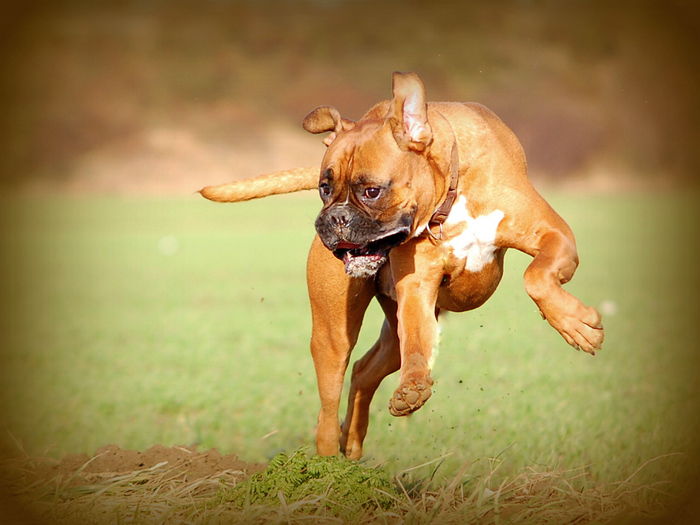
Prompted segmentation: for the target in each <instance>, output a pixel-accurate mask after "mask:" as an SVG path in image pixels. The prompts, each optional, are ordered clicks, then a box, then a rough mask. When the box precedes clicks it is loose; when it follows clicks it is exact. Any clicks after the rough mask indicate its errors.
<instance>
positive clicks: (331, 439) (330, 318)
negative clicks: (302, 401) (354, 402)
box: [307, 237, 375, 456]
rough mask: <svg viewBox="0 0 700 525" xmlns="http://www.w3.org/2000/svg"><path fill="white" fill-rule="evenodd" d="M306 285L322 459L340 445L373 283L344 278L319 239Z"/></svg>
mask: <svg viewBox="0 0 700 525" xmlns="http://www.w3.org/2000/svg"><path fill="white" fill-rule="evenodd" d="M307 282H308V285H309V299H310V303H311V315H312V321H313V332H312V336H311V355H312V357H313V360H314V367H315V369H316V379H317V382H318V393H319V397H320V398H321V411H320V412H319V415H318V426H317V427H316V449H317V452H318V453H319V454H320V455H323V456H334V455H336V454H337V453H338V446H339V442H340V424H339V421H338V409H339V408H340V398H341V395H342V390H343V379H344V377H345V371H346V369H347V366H348V362H349V360H350V353H351V352H352V349H353V347H354V346H355V343H356V342H357V336H358V334H359V332H360V327H361V326H362V319H363V317H364V313H365V311H366V309H367V306H369V303H370V301H371V300H372V297H373V296H374V292H375V286H374V282H373V281H372V280H371V279H356V278H351V277H349V276H347V275H346V274H345V269H344V266H343V263H342V262H341V261H339V260H338V259H336V258H335V257H334V256H333V254H332V253H331V252H330V251H328V250H327V249H326V248H325V247H324V246H323V244H322V243H321V241H320V240H319V238H318V237H316V238H315V240H314V242H313V244H312V245H311V252H310V253H309V264H308V266H307Z"/></svg>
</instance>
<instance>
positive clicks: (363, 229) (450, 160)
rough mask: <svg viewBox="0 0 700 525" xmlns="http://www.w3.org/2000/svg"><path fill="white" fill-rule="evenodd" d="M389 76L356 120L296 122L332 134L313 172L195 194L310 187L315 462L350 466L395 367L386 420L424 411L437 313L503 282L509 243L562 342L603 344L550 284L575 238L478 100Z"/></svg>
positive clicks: (219, 196) (591, 323)
mask: <svg viewBox="0 0 700 525" xmlns="http://www.w3.org/2000/svg"><path fill="white" fill-rule="evenodd" d="M393 81H394V82H393V99H392V100H391V101H385V102H380V103H379V104H377V105H376V106H374V107H373V108H372V109H370V110H369V111H368V112H367V114H365V116H364V117H363V118H362V119H361V120H359V121H358V122H353V121H350V120H347V119H344V118H341V117H340V115H339V114H338V111H337V110H336V109H334V108H332V107H329V106H321V107H319V108H317V109H315V110H314V111H312V112H311V113H310V114H309V115H307V116H306V118H305V119H304V124H303V125H304V128H305V129H306V130H308V131H310V132H311V133H322V132H326V131H330V132H331V133H330V135H329V136H328V137H327V138H326V139H325V140H324V141H323V142H324V143H325V144H326V146H328V150H327V151H326V154H325V156H324V157H323V161H322V163H321V171H320V177H319V175H318V173H319V172H318V171H317V170H315V169H312V168H301V169H297V170H290V171H287V172H280V173H275V174H271V175H264V176H262V177H257V178H254V179H249V180H245V181H240V182H235V183H232V184H227V185H223V186H217V187H209V188H205V189H204V190H202V194H203V195H204V196H205V197H207V198H208V199H212V200H216V201H222V202H234V201H240V200H247V199H251V198H257V197H264V196H266V195H272V194H276V193H287V192H292V191H298V190H302V189H311V188H316V187H318V189H319V192H320V194H321V199H322V200H323V209H322V210H321V212H320V213H319V215H318V218H317V219H316V230H317V232H318V235H317V236H316V238H315V239H314V242H313V244H312V245H311V252H310V254H309V259H308V268H307V280H308V286H309V295H310V298H311V310H312V316H313V334H312V336H311V353H312V355H313V359H314V365H315V367H316V375H317V380H318V389H319V395H320V397H321V412H320V414H319V418H318V427H317V430H316V445H317V449H318V453H319V454H323V455H334V454H337V452H338V445H340V448H341V450H342V451H343V452H344V453H345V455H346V456H348V457H349V458H351V459H358V458H359V457H360V456H361V455H362V442H363V440H364V437H365V435H366V433H367V425H368V419H369V405H370V401H371V400H372V396H373V395H374V392H375V391H376V389H377V387H378V386H379V383H380V382H381V381H382V379H384V378H385V377H386V376H387V375H389V374H391V373H392V372H395V371H397V370H399V371H400V376H399V387H398V388H397V389H396V391H395V393H394V395H393V396H392V398H391V400H390V401H389V410H390V412H391V413H392V414H393V415H395V416H403V415H407V414H410V413H412V412H413V411H415V410H418V409H419V408H420V407H421V406H423V404H424V403H425V402H426V401H427V400H428V398H429V397H430V395H431V390H430V387H431V386H432V384H433V380H432V379H431V377H430V369H431V366H432V362H433V358H434V352H435V345H436V336H437V328H438V324H437V316H438V313H439V312H440V311H441V310H449V311H454V312H462V311H465V310H471V309H473V308H477V307H478V306H481V305H482V304H483V303H484V302H485V301H486V300H487V299H488V298H489V297H490V296H491V294H492V293H493V292H494V290H495V289H496V287H497V286H498V283H499V282H500V280H501V276H502V274H503V257H504V255H505V252H506V250H507V249H508V248H515V249H518V250H521V251H523V252H525V253H527V254H529V255H531V256H532V257H534V259H533V261H532V263H531V264H530V265H529V266H528V268H527V270H526V272H525V289H526V290H527V293H528V294H529V295H530V297H532V299H533V300H534V301H535V303H537V306H538V307H539V309H540V312H541V313H542V316H543V317H544V318H545V319H547V321H549V323H550V324H551V325H552V326H553V327H554V328H555V329H556V330H557V331H558V332H559V333H560V334H561V335H562V336H563V337H564V339H565V340H566V342H567V343H569V344H570V345H571V346H573V347H574V348H576V349H581V350H584V351H585V352H588V353H590V354H595V351H596V349H599V348H601V345H602V342H603V327H602V325H601V317H600V314H599V313H598V311H596V310H595V309H594V308H592V307H587V306H585V305H584V304H583V303H581V301H579V300H578V299H577V298H575V297H574V296H572V295H570V294H569V293H567V292H566V291H564V290H563V289H562V287H561V285H562V284H563V283H566V282H568V281H569V280H570V279H571V277H572V276H573V275H574V272H575V270H576V267H577V265H578V255H577V253H576V244H575V241H574V236H573V233H572V232H571V230H570V229H569V227H568V225H567V224H566V223H565V222H564V220H563V219H562V218H561V217H560V216H559V215H557V213H556V212H555V211H554V210H553V209H552V208H551V207H550V206H549V204H547V202H545V200H544V199H543V198H542V197H541V196H540V195H539V194H538V193H537V191H535V189H534V188H533V187H532V185H531V184H530V182H529V181H528V178H527V167H526V162H525V155H524V153H523V149H522V147H521V146H520V143H519V142H518V139H517V138H516V137H515V135H514V134H513V132H512V131H511V130H510V129H509V128H508V127H507V126H506V125H505V124H504V123H503V122H501V120H499V119H498V117H496V115H494V114H493V113H492V112H491V111H489V110H488V109H487V108H485V107H484V106H481V105H479V104H472V103H450V102H430V103H427V102H426V98H425V88H424V86H423V83H422V81H421V80H420V78H419V77H418V75H416V74H413V73H395V74H394V78H393ZM373 297H376V298H377V300H378V302H379V304H380V305H381V307H382V309H383V310H384V313H385V314H386V319H385V321H384V326H383V328H382V330H381V334H380V336H379V340H378V341H377V342H376V344H375V345H374V346H373V347H372V348H371V349H370V350H369V352H367V354H365V356H364V357H363V358H362V359H360V360H359V361H357V362H356V363H355V365H354V366H353V370H352V383H351V386H350V399H349V404H348V413H347V416H346V418H345V421H344V422H343V424H342V429H341V427H340V425H339V424H338V408H339V405H340V397H341V390H342V385H343V377H344V375H345V371H346V368H347V365H348V361H349V359H350V352H351V351H352V349H353V347H354V345H355V343H356V341H357V336H358V333H359V331H360V326H361V325H362V319H363V317H364V313H365V310H366V308H367V306H368V305H369V303H370V301H371V300H372V298H373Z"/></svg>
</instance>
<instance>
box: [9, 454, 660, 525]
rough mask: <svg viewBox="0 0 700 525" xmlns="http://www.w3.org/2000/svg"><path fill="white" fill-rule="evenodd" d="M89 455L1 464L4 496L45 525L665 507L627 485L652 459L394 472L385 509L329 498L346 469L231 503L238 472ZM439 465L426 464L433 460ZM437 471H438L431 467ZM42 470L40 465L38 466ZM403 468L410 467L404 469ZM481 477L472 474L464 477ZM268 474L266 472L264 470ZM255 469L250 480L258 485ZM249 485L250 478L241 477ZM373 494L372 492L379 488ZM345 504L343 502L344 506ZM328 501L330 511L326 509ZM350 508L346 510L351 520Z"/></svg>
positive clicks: (528, 515) (439, 517)
mask: <svg viewBox="0 0 700 525" xmlns="http://www.w3.org/2000/svg"><path fill="white" fill-rule="evenodd" d="M99 457H100V456H99V454H98V455H97V456H95V457H93V458H91V459H89V460H88V461H87V462H85V463H83V464H82V465H80V466H78V467H77V468H75V470H74V471H73V472H61V473H59V474H58V475H55V476H53V477H45V476H42V475H41V473H42V472H48V471H51V468H50V467H55V465H56V464H57V463H58V462H57V461H56V460H52V459H48V458H31V457H28V456H23V457H17V458H13V459H9V460H5V461H3V469H2V470H3V474H4V478H5V483H6V486H7V489H8V490H9V492H10V493H11V494H13V495H14V496H16V497H17V498H18V500H19V501H20V502H21V503H22V504H23V505H24V506H25V507H26V508H27V509H29V510H30V511H31V512H32V514H34V515H35V516H37V517H38V518H39V519H40V520H43V522H46V523H54V524H66V525H68V524H70V525H76V524H87V523H91V524H95V523H98V524H99V523H131V524H188V523H198V524H199V523H212V524H214V523H259V524H273V523H274V524H276V523H287V524H302V523H327V524H331V523H334V524H339V523H355V524H358V525H359V524H368V523H385V524H444V525H449V524H454V525H464V524H471V523H474V524H479V525H492V524H493V525H500V524H507V523H519V524H587V523H601V524H602V523H610V522H613V521H615V520H618V519H620V518H621V517H626V516H636V517H638V518H640V517H653V516H657V515H659V514H661V513H662V512H663V510H664V509H663V507H662V503H661V502H663V501H668V498H667V497H659V495H660V494H663V493H662V491H661V486H662V484H661V483H657V484H654V485H637V484H635V483H634V478H635V477H636V475H637V474H638V473H639V471H641V470H643V469H644V468H645V467H646V466H647V465H648V464H649V463H651V462H652V461H656V460H657V459H660V458H662V457H665V456H660V457H659V458H654V459H652V460H649V461H648V462H646V463H645V464H644V465H642V466H641V467H640V468H639V469H638V470H637V471H635V472H634V473H633V474H632V475H631V476H629V477H628V478H627V479H625V480H624V481H621V482H618V483H612V484H596V483H593V482H592V480H591V479H590V477H589V476H588V474H587V472H586V469H585V468H580V469H575V470H561V469H558V468H556V467H541V468H540V467H538V468H527V469H525V470H523V471H522V472H521V473H519V474H518V475H517V476H514V477H500V476H497V471H498V467H499V466H500V464H501V462H500V460H498V459H483V460H479V461H476V462H474V463H470V464H467V465H465V466H464V467H463V468H462V471H461V472H460V473H459V474H458V475H457V476H456V477H455V478H454V479H452V480H451V481H449V482H443V483H438V484H437V486H436V487H431V485H434V484H435V482H434V480H433V477H434V475H435V471H436V470H437V468H436V469H435V470H434V471H433V474H432V476H429V477H428V478H420V477H419V478H413V477H412V476H413V474H414V472H409V471H404V472H403V473H400V474H399V475H398V476H397V477H396V478H395V479H394V483H395V490H394V487H392V490H387V491H382V495H383V496H384V497H385V498H386V500H387V501H389V504H384V505H381V506H380V505H376V506H373V507H370V508H369V509H368V508H367V506H364V508H358V509H352V508H350V507H349V506H347V507H345V508H342V505H341V506H340V507H339V506H338V500H334V501H331V500H330V499H329V498H330V495H331V494H333V492H334V486H336V485H337V486H340V485H342V483H346V484H347V479H341V477H342V476H344V473H345V474H346V473H347V470H344V468H345V467H343V468H341V469H340V470H338V472H339V473H340V474H339V477H338V479H330V480H329V481H328V485H327V486H326V487H325V489H323V490H321V489H319V490H318V493H315V494H308V493H307V494H304V495H303V497H301V496H300V497H299V499H295V498H294V497H289V496H288V497H285V495H284V493H283V491H282V490H280V491H278V494H277V495H276V496H277V497H276V498H272V499H273V500H274V501H272V500H270V499H269V498H267V499H266V500H265V503H264V504H256V503H251V502H250V500H248V501H247V502H245V503H244V504H241V503H240V501H239V502H238V503H237V502H235V501H234V500H232V499H231V498H227V497H226V495H228V494H232V493H235V490H236V487H238V489H241V488H242V487H243V486H245V483H241V482H242V481H243V480H244V479H246V478H248V476H247V473H246V472H244V471H242V470H224V471H220V472H212V473H210V474H208V475H204V476H199V477H194V478H193V477H188V476H187V473H186V472H184V471H183V469H182V467H183V465H182V463H177V462H176V463H175V464H172V462H169V461H163V462H160V463H157V464H155V465H154V466H152V467H149V468H144V469H140V470H134V471H132V472H128V473H119V474H117V473H108V472H98V473H90V472H88V470H89V466H90V464H91V463H92V462H94V461H96V459H97V458H99ZM437 461H439V460H436V462H437ZM438 466H439V465H438ZM47 467H49V468H47ZM409 470H413V469H409ZM477 470H481V471H482V473H481V474H477V473H474V472H475V471H477ZM268 471H269V472H272V471H273V470H271V469H268V470H266V471H265V472H268ZM265 472H260V473H258V474H256V475H255V477H254V478H255V479H257V480H258V481H261V480H263V481H264V479H265ZM248 479H253V478H248ZM380 490H381V489H380ZM347 501H350V500H347ZM329 503H332V504H329ZM353 510H356V512H354V513H353Z"/></svg>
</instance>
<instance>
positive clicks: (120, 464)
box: [0, 445, 266, 523]
mask: <svg viewBox="0 0 700 525" xmlns="http://www.w3.org/2000/svg"><path fill="white" fill-rule="evenodd" d="M265 467H266V465H264V464H261V463H247V462H245V461H241V460H239V459H238V457H237V456H236V455H235V454H225V455H224V454H221V453H220V452H219V451H218V450H217V449H215V448H214V449H210V450H206V451H202V452H199V451H197V448H196V446H193V447H181V446H174V447H165V446H163V445H154V446H152V447H151V448H149V449H148V450H146V451H145V452H141V451H137V450H123V449H121V448H120V447H119V446H117V445H107V446H105V447H101V448H100V449H98V450H97V451H96V452H95V454H94V455H93V456H92V457H90V456H89V455H87V454H69V455H67V456H64V457H63V458H62V459H61V460H56V459H52V458H46V457H41V458H33V457H29V456H26V455H23V456H17V455H14V456H9V455H2V459H1V460H0V523H6V522H10V521H7V519H8V518H12V522H21V523H24V522H25V521H27V520H28V522H31V523H44V522H45V521H44V520H45V519H47V518H49V517H51V516H53V517H57V516H55V514H56V512H59V511H60V512H59V514H60V515H61V518H62V519H57V520H53V519H49V522H51V523H53V522H56V523H64V522H65V523H70V522H71V520H72V519H74V518H75V519H78V517H81V518H82V517H83V516H93V514H94V512H93V510H94V511H95V512H97V514H94V515H95V516H97V515H98V514H99V515H102V514H104V513H105V512H107V513H108V515H109V516H112V514H111V513H110V512H111V510H110V509H109V507H110V506H113V505H116V504H118V505H119V506H122V507H124V508H129V505H130V504H131V502H132V501H133V502H135V503H134V504H135V505H136V506H137V507H138V506H139V505H140V503H139V502H142V501H143V502H148V503H149V504H153V502H158V503H160V504H164V503H170V502H171V500H172V499H175V498H178V497H180V496H182V495H187V497H188V498H193V497H198V498H211V497H214V496H215V495H216V493H217V491H218V490H219V488H221V487H224V486H227V487H232V486H235V485H236V484H238V483H240V482H241V481H243V480H244V479H246V478H248V477H249V476H251V475H252V474H255V473H257V472H260V471H262V470H263V469H264V468H265ZM97 495H102V496H103V499H104V500H105V501H106V502H107V504H106V505H102V506H100V505H98V506H97V507H96V508H95V509H93V510H89V509H86V508H85V505H84V502H83V501H82V499H85V500H90V499H91V498H92V497H93V496H97ZM85 496H88V497H87V498H85ZM159 498H160V499H163V501H160V499H159ZM110 502H112V503H110ZM113 502H117V503H113ZM102 507H106V508H102ZM57 509H58V510H57ZM108 510H110V512H108ZM88 511H89V512H88ZM8 512H9V514H8ZM112 517H113V516H112ZM17 520H19V521H17ZM78 521H79V520H78ZM107 521H109V520H107ZM76 523H77V521H76Z"/></svg>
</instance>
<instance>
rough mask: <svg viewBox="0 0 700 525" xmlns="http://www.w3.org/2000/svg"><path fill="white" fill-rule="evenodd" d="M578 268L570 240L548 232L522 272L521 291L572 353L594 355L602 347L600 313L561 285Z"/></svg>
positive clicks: (560, 234)
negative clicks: (529, 298) (559, 335)
mask: <svg viewBox="0 0 700 525" xmlns="http://www.w3.org/2000/svg"><path fill="white" fill-rule="evenodd" d="M577 266H578V255H577V252H576V245H575V244H574V241H573V236H571V237H569V236H567V235H564V233H562V232H560V231H557V230H552V231H549V232H547V233H546V234H544V235H542V237H541V238H540V240H539V246H538V250H537V253H536V255H535V258H534V259H533V261H532V263H530V266H528V268H527V270H525V289H526V290H527V293H528V294H529V295H530V297H532V299H533V300H534V301H535V303H537V306H538V307H539V309H540V312H541V313H542V317H544V318H545V319H547V321H549V324H551V325H552V326H553V327H554V328H555V329H556V330H557V331H558V332H559V333H560V334H561V335H562V336H563V337H564V339H565V340H566V342H567V343H569V344H570V345H571V346H573V347H574V348H576V349H580V350H583V351H585V352H588V353H589V354H593V355H595V352H596V350H599V349H600V348H601V347H602V345H603V338H604V332H603V325H602V323H601V316H600V313H599V312H598V311H597V310H596V309H595V308H593V307H591V306H586V305H584V304H583V303H582V302H581V301H579V300H578V299H577V298H576V297H574V296H573V295H571V294H570V293H568V292H567V291H565V290H564V289H563V288H562V287H561V285H562V284H564V283H567V282H569V281H570V280H571V278H572V277H573V275H574V272H575V271H576V267H577Z"/></svg>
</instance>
